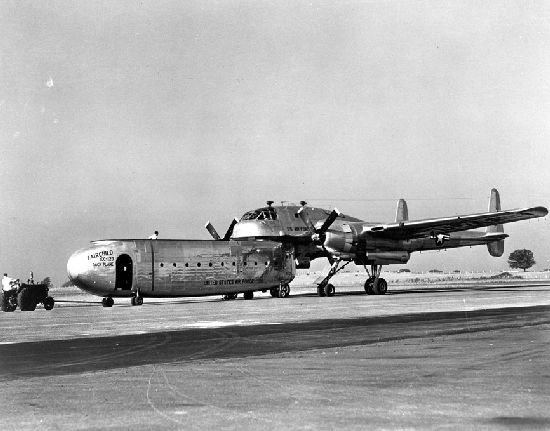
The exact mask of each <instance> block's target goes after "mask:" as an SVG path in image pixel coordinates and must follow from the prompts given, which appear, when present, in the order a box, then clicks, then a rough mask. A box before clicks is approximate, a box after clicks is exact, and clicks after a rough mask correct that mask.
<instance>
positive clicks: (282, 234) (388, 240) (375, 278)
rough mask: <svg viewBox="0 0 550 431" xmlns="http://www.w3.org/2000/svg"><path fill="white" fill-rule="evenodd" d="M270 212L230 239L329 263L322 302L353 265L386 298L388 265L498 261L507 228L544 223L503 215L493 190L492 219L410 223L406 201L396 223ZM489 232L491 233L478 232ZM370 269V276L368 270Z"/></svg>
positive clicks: (246, 218)
mask: <svg viewBox="0 0 550 431" xmlns="http://www.w3.org/2000/svg"><path fill="white" fill-rule="evenodd" d="M267 204H268V206H267V207H264V208H259V209H257V210H254V211H250V212H247V213H246V214H244V215H243V216H242V217H241V219H240V221H239V222H237V221H236V220H234V221H233V222H232V224H231V226H230V227H229V230H228V233H227V234H226V236H225V239H228V238H231V239H233V240H235V239H241V240H242V239H247V240H269V241H276V242H280V243H282V244H286V245H287V247H289V248H291V250H292V251H293V254H294V257H295V259H296V265H297V268H309V266H310V262H311V260H313V259H316V258H319V257H327V258H328V260H329V262H330V263H331V268H330V270H329V272H328V274H327V275H326V277H324V278H323V279H322V280H321V281H320V282H319V283H318V286H317V292H318V295H319V296H332V295H334V286H333V285H332V284H330V283H329V280H330V279H331V278H332V277H333V276H334V275H335V274H336V273H337V272H338V271H340V270H341V269H342V268H344V267H345V266H346V265H347V264H349V263H350V262H354V263H355V264H358V265H363V266H364V267H365V270H366V271H367V273H368V275H369V277H368V278H367V280H366V281H365V285H364V288H365V291H366V293H367V294H369V295H383V294H385V293H386V291H387V288H388V284H387V282H386V280H384V279H383V278H381V277H380V272H381V269H382V266H383V265H389V264H404V263H407V262H408V261H409V258H410V255H411V253H413V252H415V251H423V250H437V249H446V248H456V247H466V246H474V245H484V244H485V245H487V248H488V250H489V253H490V254H491V255H492V256H495V257H499V256H502V254H503V253H504V239H505V238H506V237H508V235H506V234H505V233H504V229H503V226H502V225H503V224H504V223H511V222H516V221H520V220H527V219H531V218H536V217H544V216H545V215H546V214H548V210H547V209H546V208H544V207H540V206H539V207H532V208H521V209H513V210H504V211H503V210H501V205H500V195H499V193H498V191H497V190H496V189H492V190H491V197H490V200H489V210H488V212H486V213H479V214H468V215H463V216H453V217H443V218H436V219H426V220H409V218H408V208H407V203H406V202H405V201H404V200H403V199H400V200H399V201H398V204H397V214H396V216H395V221H394V222H392V223H372V222H365V221H363V220H360V219H357V218H354V217H350V216H347V215H344V214H342V213H340V212H339V211H338V210H337V209H334V210H332V211H331V212H330V211H327V210H325V209H321V208H308V207H306V202H304V201H302V202H301V206H296V205H287V206H276V207H274V206H273V205H272V204H273V201H268V202H267ZM482 227H485V228H486V230H485V232H480V231H475V230H471V229H477V228H482ZM206 228H207V229H208V231H209V232H210V233H211V235H212V236H213V237H214V238H215V239H220V238H219V235H218V234H217V233H216V231H215V230H214V228H213V227H212V225H211V224H210V223H208V224H207V225H206ZM367 265H369V266H370V272H369V270H368V269H367Z"/></svg>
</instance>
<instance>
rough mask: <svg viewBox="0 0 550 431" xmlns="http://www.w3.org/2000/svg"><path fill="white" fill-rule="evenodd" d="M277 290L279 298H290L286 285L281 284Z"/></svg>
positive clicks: (288, 287) (288, 288)
mask: <svg viewBox="0 0 550 431" xmlns="http://www.w3.org/2000/svg"><path fill="white" fill-rule="evenodd" d="M278 290H279V298H288V297H289V296H290V286H289V285H288V284H282V285H281V286H279V288H278Z"/></svg>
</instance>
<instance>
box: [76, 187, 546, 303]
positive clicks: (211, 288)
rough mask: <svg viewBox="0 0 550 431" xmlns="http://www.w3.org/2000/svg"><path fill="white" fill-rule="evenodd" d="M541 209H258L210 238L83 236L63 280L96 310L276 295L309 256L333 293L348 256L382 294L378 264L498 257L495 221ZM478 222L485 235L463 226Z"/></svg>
mask: <svg viewBox="0 0 550 431" xmlns="http://www.w3.org/2000/svg"><path fill="white" fill-rule="evenodd" d="M547 213H548V210H547V209H546V208H544V207H532V208H524V209H515V210H506V211H502V210H501V208H500V197H499V195H498V192H497V191H496V190H493V191H492V192H491V200H490V206H489V212H487V213H481V214H470V215H466V216H453V217H446V218H439V219H428V220H416V221H409V220H408V208H407V204H406V202H405V201H404V200H400V201H399V203H398V208H397V216H396V220H395V222H394V223H387V224H382V223H368V222H365V221H362V220H360V219H358V218H354V217H351V216H347V215H344V214H342V213H340V212H339V211H338V210H337V209H334V210H333V211H328V210H325V209H321V208H309V207H307V206H306V203H305V202H301V206H295V205H288V206H280V207H274V206H273V201H268V206H267V207H264V208H259V209H257V210H254V211H249V212H247V213H245V214H244V215H243V217H241V219H240V220H238V219H234V220H233V221H232V222H231V224H230V226H229V229H228V230H227V232H226V234H225V235H224V236H223V238H222V237H220V236H219V235H218V233H217V232H216V230H215V229H214V227H213V226H212V225H211V224H210V223H207V225H206V228H207V229H208V231H209V232H210V233H211V235H212V236H213V238H214V239H213V240H179V239H158V238H154V237H151V238H150V239H109V240H99V241H92V243H91V245H89V246H88V247H85V248H83V249H80V250H77V251H76V252H74V253H73V254H72V255H71V256H70V257H69V260H68V262H67V273H68V275H69V279H70V280H71V281H72V282H73V283H74V285H76V286H77V287H79V288H81V289H83V290H85V291H87V292H90V293H92V294H95V295H98V296H102V297H103V299H102V304H103V306H104V307H111V306H112V305H113V303H114V300H113V298H114V297H129V298H131V304H132V305H142V304H143V298H144V297H185V296H206V295H223V297H224V299H235V298H236V297H237V295H238V294H239V293H243V296H244V299H252V298H253V297H254V292H255V291H267V290H269V292H270V294H271V296H273V297H279V298H286V297H288V296H289V294H290V287H289V283H290V282H291V281H292V280H293V279H294V277H295V275H296V268H309V265H310V262H311V260H314V259H316V258H320V257H327V258H328V259H329V262H330V263H331V269H330V271H329V272H328V274H327V276H326V277H324V278H323V280H321V282H320V283H319V284H318V287H317V292H318V294H319V296H333V295H334V292H335V289H334V286H333V285H332V284H330V283H329V280H330V279H331V278H332V277H333V276H334V275H335V274H336V273H337V272H338V271H340V270H341V269H343V268H344V267H345V266H346V265H348V264H349V263H351V262H355V263H356V264H361V265H364V266H365V269H366V270H367V268H366V265H370V267H371V271H370V272H369V271H368V270H367V272H368V274H369V278H368V279H367V281H366V282H365V291H366V292H367V293H368V294H385V293H386V291H387V282H386V281H385V280H384V279H383V278H381V277H380V273H381V269H382V266H383V265H388V264H396V263H401V264H402V263H406V262H408V260H409V258H410V254H411V253H412V252H415V251H422V250H434V249H439V248H452V247H463V246H472V245H479V244H487V247H488V249H489V253H491V255H493V256H501V255H502V254H503V252H504V243H503V240H504V238H506V237H507V236H508V235H506V234H505V233H504V232H503V228H502V224H503V223H510V222H515V221H519V220H526V219H530V218H535V217H543V216H545V215H546V214H547ZM479 227H487V230H486V232H477V231H471V230H469V229H473V228H479Z"/></svg>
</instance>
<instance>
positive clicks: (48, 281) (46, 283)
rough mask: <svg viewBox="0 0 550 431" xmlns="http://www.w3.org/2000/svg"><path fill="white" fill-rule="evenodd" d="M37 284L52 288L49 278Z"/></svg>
mask: <svg viewBox="0 0 550 431" xmlns="http://www.w3.org/2000/svg"><path fill="white" fill-rule="evenodd" d="M38 284H45V285H46V286H48V287H52V279H51V278H50V277H46V278H45V279H44V280H42V281H41V282H40V283H38Z"/></svg>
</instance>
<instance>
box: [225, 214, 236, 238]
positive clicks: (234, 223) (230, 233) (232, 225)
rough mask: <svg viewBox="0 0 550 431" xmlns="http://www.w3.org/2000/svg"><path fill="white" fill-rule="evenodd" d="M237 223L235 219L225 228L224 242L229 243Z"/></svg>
mask: <svg viewBox="0 0 550 431" xmlns="http://www.w3.org/2000/svg"><path fill="white" fill-rule="evenodd" d="M237 223H239V219H238V218H237V217H235V218H234V219H233V220H231V224H230V225H229V227H228V228H227V232H226V233H225V236H224V237H223V240H224V241H229V240H230V239H231V235H233V228H234V227H235V225H236V224H237Z"/></svg>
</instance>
